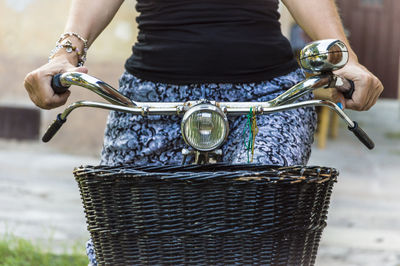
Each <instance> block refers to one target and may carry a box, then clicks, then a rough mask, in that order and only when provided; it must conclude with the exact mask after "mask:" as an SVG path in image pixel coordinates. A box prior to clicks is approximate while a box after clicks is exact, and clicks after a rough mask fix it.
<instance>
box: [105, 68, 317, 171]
mask: <svg viewBox="0 0 400 266" xmlns="http://www.w3.org/2000/svg"><path fill="white" fill-rule="evenodd" d="M303 79H304V74H303V72H302V70H300V69H299V70H297V71H294V72H292V73H290V74H288V75H285V76H282V77H279V78H275V79H272V80H270V81H265V82H260V83H250V84H226V83H224V84H192V85H169V84H163V83H155V82H151V81H143V80H140V79H138V78H136V77H135V76H133V75H131V74H129V73H127V72H125V73H124V74H123V75H122V77H121V79H120V92H121V93H122V94H124V95H125V96H127V97H128V98H130V99H132V100H134V101H139V102H146V101H151V102H167V101H188V100H199V99H201V98H205V99H207V100H215V101H231V102H234V101H268V100H271V99H273V98H275V97H276V96H278V95H279V94H281V93H283V92H284V91H285V90H286V89H288V88H290V87H291V86H293V85H294V84H296V83H298V82H299V81H301V80H303ZM311 98H312V95H311V94H310V95H307V96H303V98H302V99H303V100H304V99H311ZM180 121H181V118H180V117H178V116H149V117H142V116H137V115H132V114H128V113H121V112H114V111H112V112H111V113H110V115H109V118H108V122H107V128H106V131H105V137H104V147H103V151H102V157H101V164H104V165H120V164H124V163H128V162H129V163H134V164H149V163H153V164H174V163H180V162H181V160H182V155H181V150H182V148H183V147H187V145H186V144H185V143H184V141H183V139H182V136H181V132H180ZM229 122H230V134H229V137H228V141H227V143H226V144H224V146H223V147H222V149H223V154H224V161H228V162H235V163H238V162H247V155H246V153H245V152H244V150H243V149H244V145H243V136H242V135H243V134H242V133H243V129H244V126H245V122H246V116H242V117H238V118H234V119H233V118H231V119H229ZM315 124H316V115H315V112H314V109H313V108H300V109H295V110H290V111H284V112H279V113H275V114H270V115H259V116H257V125H258V127H259V133H258V135H257V137H256V140H255V154H254V162H256V163H263V164H277V165H297V164H306V163H307V160H308V158H309V155H310V151H311V144H312V142H313V134H314V130H315Z"/></svg>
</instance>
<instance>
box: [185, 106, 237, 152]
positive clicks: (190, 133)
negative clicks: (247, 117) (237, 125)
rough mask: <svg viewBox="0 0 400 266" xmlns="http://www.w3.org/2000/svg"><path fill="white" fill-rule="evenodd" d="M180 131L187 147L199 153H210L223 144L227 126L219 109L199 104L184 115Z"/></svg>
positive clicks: (226, 120)
mask: <svg viewBox="0 0 400 266" xmlns="http://www.w3.org/2000/svg"><path fill="white" fill-rule="evenodd" d="M181 129H182V135H183V139H184V140H185V142H186V143H187V144H188V145H190V146H191V147H193V148H194V149H196V150H199V151H211V150H214V149H216V148H218V147H219V146H221V144H222V143H224V141H225V140H226V138H227V136H228V132H229V125H228V119H227V118H226V115H225V114H224V113H223V112H222V111H221V109H219V108H218V107H216V106H215V105H211V104H199V105H196V106H194V107H192V108H191V109H189V111H187V112H186V113H185V115H184V116H183V119H182V124H181Z"/></svg>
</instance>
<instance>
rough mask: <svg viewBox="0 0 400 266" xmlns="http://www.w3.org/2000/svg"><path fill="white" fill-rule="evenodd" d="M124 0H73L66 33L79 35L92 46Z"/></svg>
mask: <svg viewBox="0 0 400 266" xmlns="http://www.w3.org/2000/svg"><path fill="white" fill-rule="evenodd" d="M123 2H124V0H73V1H72V3H71V9H70V11H69V15H68V20H67V23H66V26H65V31H66V32H68V31H72V32H77V33H79V34H80V35H81V36H82V37H84V38H85V39H87V40H88V46H90V45H91V44H92V43H93V42H94V40H95V39H96V38H97V36H99V35H100V33H101V32H102V31H103V30H104V29H105V27H106V26H107V25H108V24H109V23H110V21H111V20H112V18H113V17H114V15H115V14H116V13H117V11H118V9H119V7H120V6H121V4H122V3H123Z"/></svg>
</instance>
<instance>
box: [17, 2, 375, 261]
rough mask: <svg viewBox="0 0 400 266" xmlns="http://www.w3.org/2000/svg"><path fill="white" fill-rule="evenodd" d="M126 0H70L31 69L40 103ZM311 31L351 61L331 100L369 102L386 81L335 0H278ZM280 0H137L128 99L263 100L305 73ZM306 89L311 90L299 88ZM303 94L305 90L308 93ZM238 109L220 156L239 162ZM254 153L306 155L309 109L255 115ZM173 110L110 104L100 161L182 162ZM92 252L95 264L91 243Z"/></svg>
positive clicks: (51, 103) (269, 157)
mask: <svg viewBox="0 0 400 266" xmlns="http://www.w3.org/2000/svg"><path fill="white" fill-rule="evenodd" d="M122 2H123V0H113V1H109V0H73V1H72V4H71V9H70V12H69V17H68V20H67V23H66V27H65V34H63V35H62V36H61V37H60V40H59V41H58V45H57V46H56V48H55V50H53V52H52V54H51V56H50V60H49V62H48V63H47V64H45V65H43V66H41V67H39V68H38V69H36V70H34V71H32V72H31V73H29V74H28V75H27V76H26V78H25V83H24V85H25V88H26V90H27V91H28V93H29V96H30V98H31V100H32V101H33V102H34V103H35V104H36V105H37V106H38V107H40V108H43V109H51V108H55V107H58V106H61V105H63V104H64V103H65V102H66V101H67V99H68V96H69V95H70V92H69V91H67V92H65V93H64V94H61V95H58V94H55V93H54V92H53V91H52V89H51V87H50V80H51V77H52V76H53V75H55V74H57V73H61V72H66V71H78V72H83V73H87V72H88V69H87V68H85V67H84V66H83V63H84V61H85V57H86V50H87V48H89V47H90V45H91V44H92V43H93V42H94V41H95V39H96V38H97V37H98V35H99V34H100V33H101V32H102V30H103V29H104V28H105V27H106V26H107V25H108V23H109V22H110V21H111V20H112V18H113V16H114V15H115V13H116V12H117V10H118V9H119V7H120V6H121V4H122ZM282 2H283V3H284V4H285V5H286V7H287V8H288V9H289V11H290V13H291V14H292V16H293V17H294V19H295V20H296V22H297V23H298V24H299V25H300V26H301V27H302V28H303V29H304V30H305V32H306V33H307V34H308V36H310V37H311V38H312V39H313V40H319V39H340V40H342V41H343V42H344V43H345V44H346V45H347V46H348V47H349V53H350V59H349V62H348V64H347V65H346V66H345V67H344V68H343V69H341V70H339V71H337V74H339V75H341V76H343V77H345V78H348V79H351V80H353V81H354V83H355V92H354V94H353V98H352V99H344V97H343V96H342V94H341V93H338V94H337V95H338V96H337V97H338V98H337V99H336V100H337V101H338V102H341V103H342V104H343V106H344V107H346V108H349V109H354V110H359V111H361V110H368V109H370V108H371V107H372V106H373V105H374V104H375V103H376V101H377V99H378V97H379V95H380V93H381V92H382V90H383V86H382V84H381V82H380V81H379V80H378V78H376V77H375V76H374V75H373V74H372V73H371V72H369V71H368V70H367V69H366V68H365V67H364V66H362V65H361V64H360V63H359V62H358V59H357V56H356V54H355V53H354V51H353V50H352V49H351V48H350V45H349V42H348V40H347V39H346V37H345V34H344V31H343V27H342V24H341V21H340V18H339V15H338V12H337V8H336V5H335V1H334V0H302V1H298V0H283V1H282ZM278 5H279V1H278V0H247V1H240V0H229V1H228V0H190V1H180V0H166V1H157V0H137V5H136V8H137V11H138V12H139V14H140V15H139V16H138V17H137V22H138V28H139V34H138V38H137V42H136V43H135V44H134V46H133V49H132V50H133V53H132V56H131V57H130V58H129V59H128V60H127V61H126V62H125V68H126V71H125V72H124V73H123V74H122V76H121V78H120V88H119V90H120V92H121V93H123V94H124V95H126V96H127V97H130V98H131V99H132V100H135V101H187V100H197V99H199V98H206V99H212V100H216V101H256V100H257V101H268V100H270V99H272V98H274V97H276V96H277V95H279V94H281V93H282V92H283V91H285V90H286V89H288V88H289V87H291V86H293V85H294V84H296V83H298V82H300V81H301V80H303V79H304V74H303V72H302V70H300V69H299V68H298V65H297V63H296V60H295V59H294V57H293V53H292V50H291V47H290V44H289V42H288V40H287V39H286V38H285V37H284V36H283V35H282V33H281V30H280V23H279V21H278V20H279V13H278ZM304 97H305V98H307V97H308V98H311V97H312V96H311V95H310V96H304ZM305 98H303V99H305ZM245 119H246V118H245V117H239V118H236V119H235V120H232V121H231V123H230V136H229V140H228V142H227V143H226V144H225V145H224V147H223V154H224V159H225V161H230V162H244V161H247V160H246V155H245V154H246V153H245V152H243V149H244V147H243V137H242V134H243V128H244V127H245ZM257 124H258V127H259V133H258V135H257V138H256V141H255V144H254V146H255V154H254V161H255V162H258V163H264V164H280V165H295V164H306V163H307V161H308V158H309V155H310V151H311V144H312V142H313V134H314V131H315V124H316V116H315V112H314V109H313V108H300V109H296V110H291V111H285V112H280V113H276V114H272V115H268V116H262V117H258V118H257ZM179 132H180V126H179V118H171V117H158V116H157V117H147V118H142V117H136V116H133V115H131V114H125V113H120V112H110V115H109V118H108V121H107V127H106V131H105V138H104V147H103V151H102V156H101V163H102V164H108V165H116V164H124V163H127V162H133V163H136V164H147V163H180V160H181V158H182V157H181V155H180V151H181V148H182V147H183V146H184V143H183V140H182V138H181V136H180V133H179ZM90 245H91V244H90V243H89V252H88V253H89V255H90V256H91V258H92V260H91V261H92V264H95V258H94V255H93V249H92V248H91V247H90Z"/></svg>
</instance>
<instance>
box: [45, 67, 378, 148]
mask: <svg viewBox="0 0 400 266" xmlns="http://www.w3.org/2000/svg"><path fill="white" fill-rule="evenodd" d="M345 83H346V81H345V80H343V79H342V78H341V77H339V76H336V75H334V74H332V73H325V74H320V75H316V76H313V77H309V78H307V79H305V80H304V81H302V82H300V83H298V84H296V85H295V86H293V87H292V88H290V89H288V90H287V91H285V92H284V93H283V94H281V95H279V96H278V97H276V98H275V99H273V100H271V101H268V102H210V103H212V104H214V105H216V106H218V107H219V108H220V109H221V110H222V111H223V112H224V113H225V114H226V115H230V116H238V115H246V114H248V113H249V112H250V110H254V112H255V113H256V114H258V115H263V114H270V113H274V112H280V111H285V110H290V109H295V108H300V107H308V106H327V107H329V108H330V109H331V110H333V111H334V112H335V113H336V114H337V115H339V116H340V117H341V118H342V119H343V120H344V121H345V122H346V123H347V125H348V127H349V129H350V130H352V131H353V132H354V134H355V135H356V136H357V137H358V138H359V139H360V140H361V141H362V142H363V143H364V144H365V145H366V146H367V147H368V148H370V149H372V148H373V147H374V144H373V142H372V141H371V140H370V139H369V137H368V136H367V135H366V134H365V133H364V132H363V131H362V130H361V129H360V128H359V127H358V125H357V123H356V122H354V121H352V120H351V119H350V118H349V117H348V116H347V115H346V114H345V113H344V112H343V111H342V110H341V109H340V108H339V107H338V106H337V105H336V104H335V103H333V102H331V101H328V100H309V101H302V102H297V103H294V101H296V100H297V99H298V98H300V97H301V96H303V95H305V94H307V93H310V92H311V91H313V90H315V89H319V88H333V87H338V86H342V87H343V85H344V84H345ZM70 85H78V86H81V87H84V88H87V89H89V90H91V91H93V92H94V93H96V94H98V95H99V96H101V97H102V98H104V99H105V100H107V101H108V102H109V103H100V102H92V101H79V102H75V103H73V104H71V105H70V106H68V107H67V108H66V109H65V110H64V112H63V113H61V114H59V115H58V116H57V119H56V120H55V121H54V122H53V124H52V125H51V126H50V127H49V129H48V130H47V132H46V133H45V135H44V136H43V138H42V140H43V141H44V142H48V141H49V140H50V139H51V138H52V137H53V136H54V135H55V133H56V132H57V131H58V129H59V128H60V127H61V126H62V124H63V123H64V122H65V121H66V119H67V117H68V115H69V114H70V113H71V112H72V111H73V110H75V109H77V108H80V107H93V108H101V109H107V110H114V111H121V112H127V113H132V114H136V115H143V116H147V115H182V114H184V113H185V112H186V111H187V110H189V109H190V108H191V107H193V106H194V105H196V104H199V103H201V102H205V101H206V100H199V101H187V102H134V101H132V100H130V99H129V98H127V97H125V96H124V95H122V94H121V93H120V92H118V91H117V90H116V89H114V88H113V87H112V86H111V85H109V84H107V83H105V82H103V81H101V80H99V79H97V78H95V77H92V76H90V75H87V74H84V73H79V72H69V73H63V74H58V75H56V76H54V77H53V81H52V87H53V89H54V91H55V92H59V93H61V92H63V91H65V90H66V89H68V88H69V86H70Z"/></svg>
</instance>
